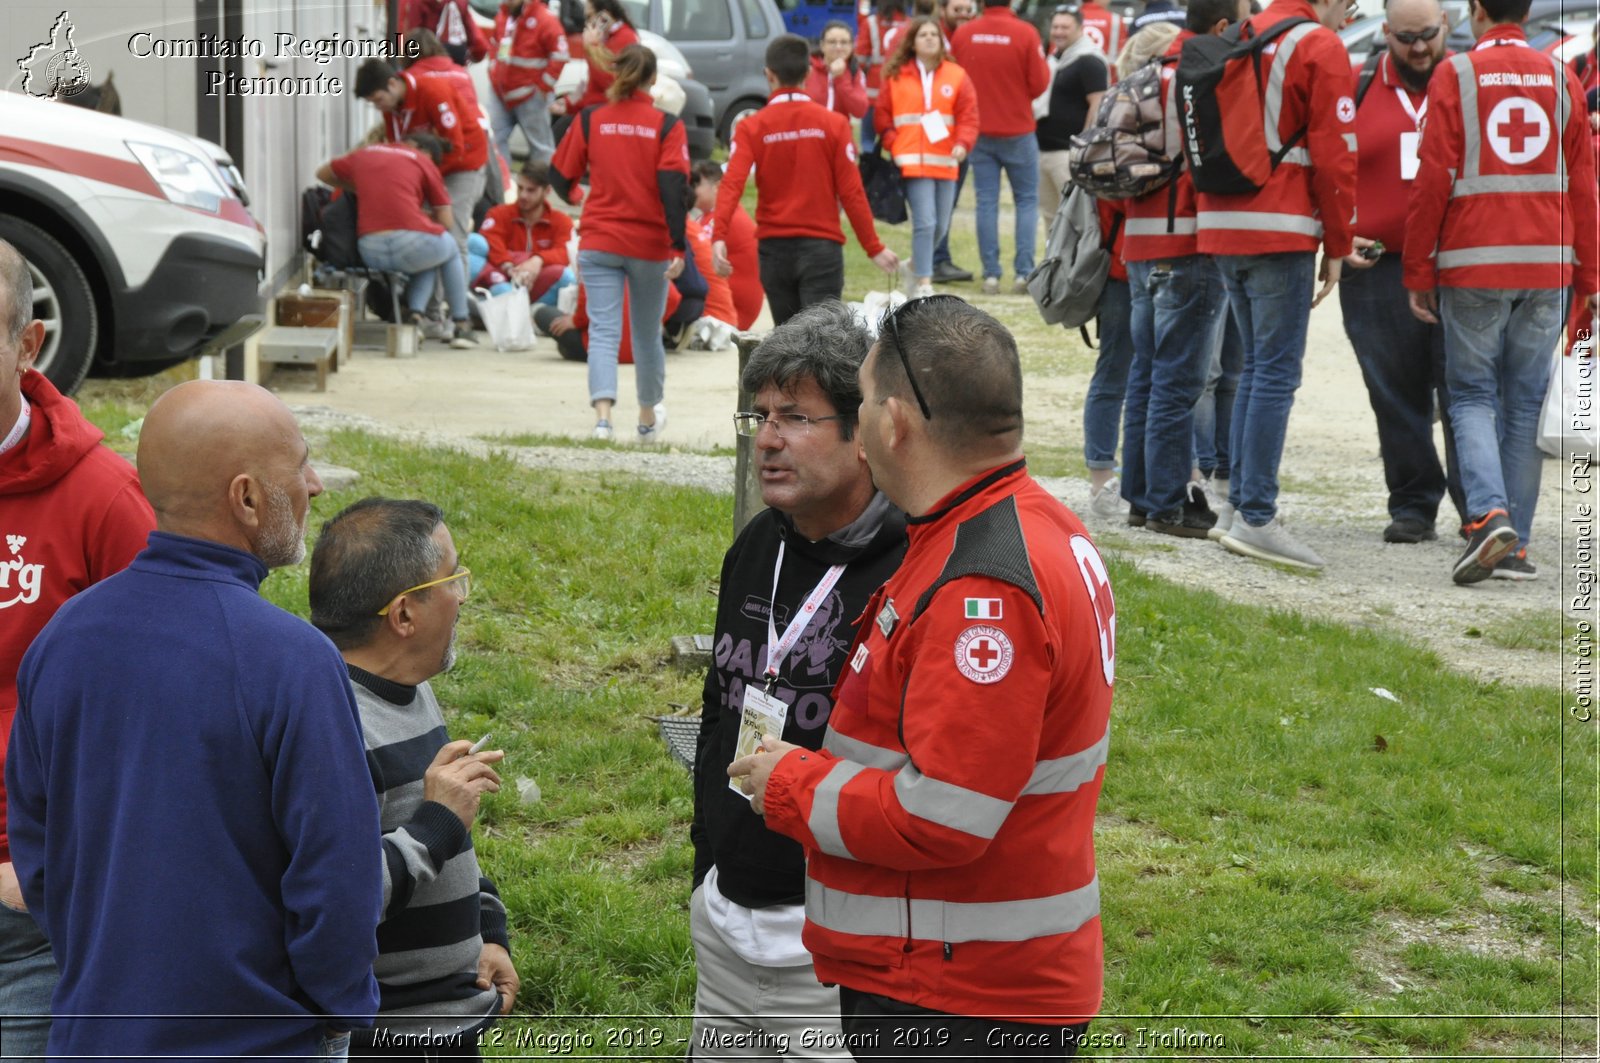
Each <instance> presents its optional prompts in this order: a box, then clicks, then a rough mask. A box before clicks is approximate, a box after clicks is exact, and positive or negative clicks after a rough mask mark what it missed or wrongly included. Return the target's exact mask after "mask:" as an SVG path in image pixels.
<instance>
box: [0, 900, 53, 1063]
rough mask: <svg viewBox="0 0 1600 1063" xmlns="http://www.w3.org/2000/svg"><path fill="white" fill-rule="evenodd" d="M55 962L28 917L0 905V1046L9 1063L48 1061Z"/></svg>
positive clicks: (41, 936)
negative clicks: (2, 1044) (16, 1062)
mask: <svg viewBox="0 0 1600 1063" xmlns="http://www.w3.org/2000/svg"><path fill="white" fill-rule="evenodd" d="M58 977H59V975H58V974H57V972H56V961H55V957H53V956H52V955H51V953H50V942H48V941H46V940H45V937H44V934H42V933H41V932H40V931H39V927H38V925H37V924H35V923H34V921H33V917H32V916H31V915H29V914H28V913H27V912H19V911H18V910H17V909H15V908H12V907H9V906H8V905H4V904H0V1041H3V1042H4V1049H5V1056H6V1058H7V1059H34V1058H39V1059H42V1058H44V1053H45V1046H46V1044H47V1043H48V1042H49V1040H50V995H51V993H53V992H54V991H55V988H56V980H57V978H58Z"/></svg>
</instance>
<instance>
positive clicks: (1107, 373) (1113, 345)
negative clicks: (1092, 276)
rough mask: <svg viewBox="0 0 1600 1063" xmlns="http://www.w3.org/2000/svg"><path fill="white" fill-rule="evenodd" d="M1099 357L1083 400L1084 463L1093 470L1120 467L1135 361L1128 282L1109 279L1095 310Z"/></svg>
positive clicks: (1095, 361)
mask: <svg viewBox="0 0 1600 1063" xmlns="http://www.w3.org/2000/svg"><path fill="white" fill-rule="evenodd" d="M1095 311H1096V313H1095V317H1096V328H1097V329H1098V330H1099V332H1100V354H1099V355H1098V356H1097V357H1096V358H1095V360H1094V375H1093V376H1091V377H1090V378H1089V393H1088V394H1087V395H1086V396H1084V399H1083V463H1084V464H1085V465H1087V466H1088V467H1089V468H1091V469H1115V468H1116V467H1117V429H1118V427H1120V425H1121V423H1122V397H1123V394H1124V392H1125V391H1126V390H1127V386H1128V365H1129V363H1130V362H1131V361H1132V360H1133V332H1132V331H1131V324H1130V321H1129V305H1128V282H1127V281H1119V280H1113V279H1110V278H1107V279H1106V286H1105V287H1104V288H1102V289H1101V291H1100V305H1099V306H1098V307H1096V308H1095Z"/></svg>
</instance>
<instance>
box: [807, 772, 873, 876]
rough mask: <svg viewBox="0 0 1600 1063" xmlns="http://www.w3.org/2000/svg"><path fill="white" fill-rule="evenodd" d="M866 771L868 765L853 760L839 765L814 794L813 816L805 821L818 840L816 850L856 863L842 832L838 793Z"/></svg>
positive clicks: (823, 779) (812, 834) (812, 799)
mask: <svg viewBox="0 0 1600 1063" xmlns="http://www.w3.org/2000/svg"><path fill="white" fill-rule="evenodd" d="M866 770H867V769H866V765H864V764H857V763H856V762H855V761H852V760H841V761H838V762H837V763H835V764H834V766H833V767H832V768H831V769H830V770H829V771H828V774H827V775H825V776H823V777H822V781H821V782H820V783H818V784H817V788H816V790H814V791H813V792H812V796H811V815H810V816H808V817H806V826H807V827H809V828H810V829H811V836H812V837H813V838H816V839H817V848H818V849H821V850H822V851H823V852H825V853H827V854H828V855H829V856H842V857H843V858H844V859H846V860H854V859H855V857H854V856H853V855H851V853H850V850H849V849H847V848H846V847H845V844H844V836H843V835H842V834H841V833H840V832H839V791H840V790H842V789H844V784H845V783H847V782H849V781H850V780H851V779H854V778H855V777H856V776H857V775H860V774H861V773H862V772H864V771H866Z"/></svg>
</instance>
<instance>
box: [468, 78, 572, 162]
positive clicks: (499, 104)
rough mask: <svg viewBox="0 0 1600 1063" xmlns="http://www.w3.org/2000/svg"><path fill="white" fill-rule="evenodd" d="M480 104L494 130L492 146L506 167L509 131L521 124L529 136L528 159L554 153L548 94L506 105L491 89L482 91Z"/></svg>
mask: <svg viewBox="0 0 1600 1063" xmlns="http://www.w3.org/2000/svg"><path fill="white" fill-rule="evenodd" d="M483 105H484V108H485V109H486V110H488V112H489V128H490V129H492V130H493V131H494V146H495V148H496V149H497V150H498V151H499V152H500V157H501V158H502V159H504V160H505V161H506V166H507V167H510V168H511V169H512V172H515V170H516V168H515V167H513V166H512V165H511V131H512V130H513V129H515V128H517V127H518V126H521V127H522V135H523V136H525V137H527V138H528V158H529V159H530V160H531V159H539V160H547V159H549V158H550V156H552V155H554V154H555V153H556V142H555V137H553V136H552V135H551V133H550V94H549V93H548V92H535V93H532V94H531V95H529V96H526V97H524V98H523V99H522V100H520V101H519V102H517V103H514V104H512V105H510V106H507V105H506V104H505V103H504V102H503V101H501V99H500V97H499V96H498V95H496V94H495V92H494V90H493V89H491V90H489V91H488V92H486V93H484V94H483Z"/></svg>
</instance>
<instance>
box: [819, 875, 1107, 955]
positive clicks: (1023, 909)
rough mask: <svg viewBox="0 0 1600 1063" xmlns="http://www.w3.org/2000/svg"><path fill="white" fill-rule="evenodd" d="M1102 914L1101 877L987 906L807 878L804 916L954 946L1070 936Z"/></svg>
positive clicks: (834, 927) (834, 926)
mask: <svg viewBox="0 0 1600 1063" xmlns="http://www.w3.org/2000/svg"><path fill="white" fill-rule="evenodd" d="M1099 914H1100V880H1099V878H1098V877H1097V878H1094V879H1091V880H1090V881H1089V884H1088V885H1086V886H1080V887H1079V888H1078V889H1075V890H1068V891H1067V892H1066V893H1058V894H1056V895H1054V896H1052V897H1033V898H1029V899H1027V900H1018V901H988V902H983V903H975V902H961V901H932V900H910V901H908V900H906V898H904V897H872V896H866V895H863V894H857V893H846V892H845V891H844V890H837V889H832V888H830V887H828V886H824V885H823V884H822V883H820V882H818V881H817V880H816V879H813V878H808V879H807V880H806V918H808V919H810V920H811V921H812V922H813V923H816V924H817V925H818V926H820V927H822V928H824V929H826V930H831V931H834V932H835V933H839V934H861V935H873V936H881V937H893V938H904V937H910V938H913V939H915V940H920V941H944V942H949V943H950V944H960V943H962V942H966V941H1031V940H1033V939H1034V938H1042V937H1048V936H1050V935H1052V934H1070V933H1072V932H1073V931H1075V930H1077V929H1078V928H1079V927H1081V926H1083V924H1085V923H1087V922H1088V921H1089V920H1091V919H1093V918H1094V917H1095V916H1097V915H1099ZM908 917H909V921H908Z"/></svg>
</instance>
